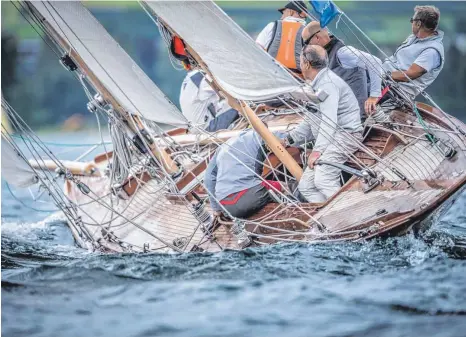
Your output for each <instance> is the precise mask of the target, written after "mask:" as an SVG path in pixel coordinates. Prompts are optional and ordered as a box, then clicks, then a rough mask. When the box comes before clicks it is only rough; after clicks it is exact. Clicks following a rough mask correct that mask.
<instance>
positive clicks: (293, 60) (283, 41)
mask: <svg viewBox="0 0 466 337" xmlns="http://www.w3.org/2000/svg"><path fill="white" fill-rule="evenodd" d="M278 11H279V12H280V13H282V16H281V18H280V20H277V21H274V22H270V23H269V24H268V25H267V26H265V28H264V29H263V30H262V31H261V32H260V33H259V35H258V36H257V39H256V43H257V44H258V45H259V46H261V47H262V48H263V49H265V50H266V51H267V52H268V53H269V54H270V55H271V56H273V57H274V58H275V59H276V60H277V61H278V62H280V63H281V64H283V65H284V66H285V67H287V68H289V69H290V70H292V71H294V72H296V73H300V67H299V55H300V53H301V49H302V39H301V33H302V30H303V28H304V25H305V24H306V21H305V20H306V11H307V6H306V4H305V3H304V1H291V2H289V3H287V4H286V6H285V7H283V8H280V9H279V10H278Z"/></svg>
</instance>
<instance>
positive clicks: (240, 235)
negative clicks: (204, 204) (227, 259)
mask: <svg viewBox="0 0 466 337" xmlns="http://www.w3.org/2000/svg"><path fill="white" fill-rule="evenodd" d="M230 232H231V234H233V236H234V237H235V238H236V239H237V240H238V241H237V244H238V246H239V247H240V248H241V249H243V248H246V247H248V246H250V245H251V244H252V240H251V238H250V237H249V235H248V233H247V232H246V230H245V229H244V222H243V221H241V220H238V219H235V220H234V224H233V226H231V229H230Z"/></svg>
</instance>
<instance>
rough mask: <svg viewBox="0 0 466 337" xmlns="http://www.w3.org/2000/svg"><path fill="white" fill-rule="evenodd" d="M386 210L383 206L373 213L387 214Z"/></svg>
mask: <svg viewBox="0 0 466 337" xmlns="http://www.w3.org/2000/svg"><path fill="white" fill-rule="evenodd" d="M387 213H388V212H387V210H386V209H385V208H382V209H379V210H378V211H377V212H375V215H377V216H380V215H383V214H387Z"/></svg>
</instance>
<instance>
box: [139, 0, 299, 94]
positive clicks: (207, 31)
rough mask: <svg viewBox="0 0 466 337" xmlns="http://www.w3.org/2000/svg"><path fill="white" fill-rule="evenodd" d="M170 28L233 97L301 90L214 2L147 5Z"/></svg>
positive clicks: (156, 2) (295, 81) (154, 3)
mask: <svg viewBox="0 0 466 337" xmlns="http://www.w3.org/2000/svg"><path fill="white" fill-rule="evenodd" d="M143 2H144V4H145V5H146V8H148V9H149V10H151V11H152V12H153V13H154V14H155V15H156V16H158V17H160V18H161V19H162V20H163V21H164V22H165V23H166V24H167V25H168V26H170V27H171V28H172V29H173V30H174V31H175V32H176V33H177V34H178V35H179V36H180V37H181V38H182V39H184V40H185V41H186V42H187V44H188V45H189V46H191V47H192V48H193V49H194V50H195V51H196V53H198V54H199V56H200V57H201V58H202V60H203V61H204V62H205V63H206V65H207V66H208V67H209V69H210V70H211V72H212V74H213V76H215V79H216V80H217V81H218V82H219V84H220V85H221V86H222V87H223V88H224V89H225V90H226V91H228V93H229V94H231V95H232V96H233V97H235V98H237V99H242V100H265V99H270V98H273V97H276V96H278V95H281V94H285V93H290V92H295V91H299V90H300V85H299V82H298V81H297V80H296V79H295V78H294V77H293V75H291V74H290V73H289V72H287V71H286V70H285V69H284V68H283V67H282V66H281V65H280V64H278V62H277V61H275V60H274V59H273V58H272V57H271V56H270V55H268V54H267V53H266V52H265V51H264V50H262V49H261V48H260V47H259V46H257V45H256V44H255V42H254V41H253V40H252V39H251V37H249V36H248V35H247V34H246V33H245V32H244V31H243V30H242V29H241V28H240V27H239V26H238V25H237V24H236V23H235V22H234V21H233V20H232V19H231V18H230V17H229V16H228V15H226V14H225V13H224V12H223V11H222V10H221V9H220V8H219V7H218V6H217V5H216V4H215V3H213V2H211V1H143Z"/></svg>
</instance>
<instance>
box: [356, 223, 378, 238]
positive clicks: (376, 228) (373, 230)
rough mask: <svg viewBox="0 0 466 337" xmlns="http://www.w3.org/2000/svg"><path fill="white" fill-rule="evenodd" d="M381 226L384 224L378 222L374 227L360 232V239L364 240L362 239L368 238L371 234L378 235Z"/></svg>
mask: <svg viewBox="0 0 466 337" xmlns="http://www.w3.org/2000/svg"><path fill="white" fill-rule="evenodd" d="M380 224H383V222H381V221H380V222H377V223H375V224H373V225H372V226H370V227H368V228H366V229H364V230H362V231H360V232H359V234H358V235H359V237H361V238H362V237H365V236H368V235H370V234H374V233H376V232H377V231H378V230H379V227H380Z"/></svg>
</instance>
